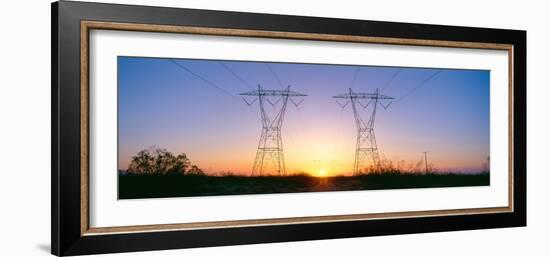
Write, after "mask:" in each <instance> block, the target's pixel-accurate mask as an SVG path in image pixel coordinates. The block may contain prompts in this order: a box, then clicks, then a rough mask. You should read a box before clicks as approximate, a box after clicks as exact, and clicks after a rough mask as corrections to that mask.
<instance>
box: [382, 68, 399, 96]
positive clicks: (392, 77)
mask: <svg viewBox="0 0 550 257" xmlns="http://www.w3.org/2000/svg"><path fill="white" fill-rule="evenodd" d="M400 72H401V69H398V70H397V71H396V72H395V73H394V74H393V76H391V78H390V79H389V80H388V81H386V84H385V85H384V87H382V89H380V92H382V91H384V89H386V88H387V87H388V86H389V85H390V83H391V82H392V81H393V80H394V79H395V77H397V75H399V73H400Z"/></svg>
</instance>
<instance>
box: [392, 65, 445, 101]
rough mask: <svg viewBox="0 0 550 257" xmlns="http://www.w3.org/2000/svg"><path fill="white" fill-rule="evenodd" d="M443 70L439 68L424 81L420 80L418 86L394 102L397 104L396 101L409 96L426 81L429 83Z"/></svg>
mask: <svg viewBox="0 0 550 257" xmlns="http://www.w3.org/2000/svg"><path fill="white" fill-rule="evenodd" d="M442 71H443V70H438V71H436V72H434V73H433V74H432V75H430V76H429V77H428V78H426V79H425V80H423V81H422V82H420V83H419V84H418V85H417V86H416V87H414V88H412V89H411V90H410V91H409V92H407V93H406V94H404V95H403V96H401V97H400V98H399V99H397V101H395V102H393V104H394V105H395V104H396V103H398V102H399V101H401V100H403V99H404V98H405V97H407V96H409V95H410V94H411V93H412V92H414V91H415V90H417V89H419V88H420V87H422V86H424V85H425V84H426V83H428V81H430V80H431V79H433V78H434V77H435V76H436V75H437V74H439V73H441V72H442Z"/></svg>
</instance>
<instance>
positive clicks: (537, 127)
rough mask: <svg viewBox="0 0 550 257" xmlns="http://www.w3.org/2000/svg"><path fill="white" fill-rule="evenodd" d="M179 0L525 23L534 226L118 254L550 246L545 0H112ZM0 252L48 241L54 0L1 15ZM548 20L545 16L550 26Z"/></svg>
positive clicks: (428, 252)
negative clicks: (51, 6) (52, 5)
mask: <svg viewBox="0 0 550 257" xmlns="http://www.w3.org/2000/svg"><path fill="white" fill-rule="evenodd" d="M104 2H119V3H136V4H145V5H147V4H149V5H151V4H154V5H165V6H176V7H188V8H200V9H215V10H230V11H247V12H260V13H276V14H293V15H307V16H324V17H339V18H355V19H369V20H384V21H401V22H416V23H434V24H446V25H461V26H478V27H495V28H510V29H525V30H527V31H528V54H527V59H528V61H527V66H528V74H527V77H528V94H527V95H528V110H529V115H528V129H527V130H528V142H527V144H528V153H529V156H528V158H527V161H528V174H529V175H528V193H527V195H528V227H527V228H512V229H492V230H478V231H463V232H445V233H429V234H416V235H398V236H385V237H370V238H353V239H338V240H323V241H308V242H293V243H277V244H261V245H246V246H230V247H213V248H200V249H190V250H171V251H160V252H141V253H126V254H119V255H117V256H182V255H185V256H221V255H223V256H243V257H244V256H366V255H371V256H423V257H427V256H441V255H444V256H481V255H488V256H495V255H501V256H502V255H504V256H509V255H510V256H511V255H516V256H519V255H526V256H549V254H550V250H549V249H548V246H547V243H548V238H549V236H548V233H549V230H550V200H549V197H550V186H549V185H548V184H549V183H550V171H549V169H548V163H547V160H548V157H547V156H546V153H548V152H549V150H548V148H547V146H548V145H550V135H549V134H550V115H548V109H549V108H550V104H549V102H550V101H549V95H550V79H549V77H548V69H549V67H548V65H547V60H548V59H549V58H550V50H549V49H548V47H550V32H549V30H548V26H547V25H546V24H547V23H548V22H550V18H549V17H548V10H549V8H548V6H546V5H545V1H503V0H501V1H479V0H460V1H436V0H414V1H406V0H402V1H398V0H378V1H370V2H367V1H352V0H338V1H319V0H302V1H296V0H276V1H275V0H272V1H257V0H256V1H254V0H249V1H247V0H231V1H223V0H216V1H214V0H210V1H207V0H191V1H184V0H179V1H177V0H164V1H159V0H157V1H153V0H112V1H109V0H106V1H104ZM0 21H1V22H0V24H1V25H0V26H1V28H2V30H1V32H2V38H1V40H0V68H1V69H0V88H1V89H2V90H1V91H0V120H1V123H0V172H1V177H0V210H1V211H0V255H1V256H47V255H48V254H49V247H50V246H49V244H50V156H51V154H50V71H51V67H50V1H49V0H33V1H30V0H27V1H8V2H6V3H4V4H3V7H2V13H1V15H0ZM545 25H546V26H545Z"/></svg>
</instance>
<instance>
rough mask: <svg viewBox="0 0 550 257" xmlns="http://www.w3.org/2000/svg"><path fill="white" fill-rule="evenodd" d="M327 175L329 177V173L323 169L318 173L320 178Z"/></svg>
mask: <svg viewBox="0 0 550 257" xmlns="http://www.w3.org/2000/svg"><path fill="white" fill-rule="evenodd" d="M326 175H327V171H326V170H325V169H323V168H321V169H319V171H318V172H317V176H318V177H324V176H326Z"/></svg>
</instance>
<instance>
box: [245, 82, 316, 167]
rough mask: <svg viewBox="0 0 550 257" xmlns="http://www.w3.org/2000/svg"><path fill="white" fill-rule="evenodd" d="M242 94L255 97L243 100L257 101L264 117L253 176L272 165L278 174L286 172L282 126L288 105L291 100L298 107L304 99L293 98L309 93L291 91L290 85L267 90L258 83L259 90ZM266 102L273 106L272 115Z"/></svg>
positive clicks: (262, 117) (250, 103) (252, 102)
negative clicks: (281, 88) (279, 88)
mask: <svg viewBox="0 0 550 257" xmlns="http://www.w3.org/2000/svg"><path fill="white" fill-rule="evenodd" d="M240 95H242V96H249V97H254V99H253V100H252V101H247V100H246V99H245V98H243V100H244V101H245V102H246V104H248V105H249V106H250V105H252V104H254V103H255V102H256V101H257V102H258V105H259V106H260V113H261V119H262V134H261V136H260V142H259V143H258V150H257V151H256V158H255V159H254V166H253V168H252V176H254V175H262V174H263V173H264V172H265V171H266V169H267V168H268V167H269V166H270V165H271V166H272V167H273V168H274V171H275V173H276V174H278V175H282V174H285V160H284V155H283V141H282V137H281V126H282V125H283V119H284V116H285V112H286V107H287V104H288V102H289V101H290V102H291V103H292V104H294V106H296V107H298V105H300V104H301V103H302V101H303V99H302V100H301V101H299V102H297V101H295V100H294V99H293V98H295V97H304V96H307V95H305V94H302V93H298V92H295V91H290V86H288V87H287V88H286V89H284V90H266V89H263V88H262V87H261V86H260V85H258V89H257V90H253V91H248V92H244V93H241V94H240ZM278 103H281V106H280V107H276V106H277V104H278ZM266 104H270V105H271V106H272V107H273V111H272V112H273V114H271V115H270V112H269V111H266V108H265V107H266Z"/></svg>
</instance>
